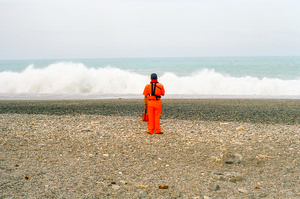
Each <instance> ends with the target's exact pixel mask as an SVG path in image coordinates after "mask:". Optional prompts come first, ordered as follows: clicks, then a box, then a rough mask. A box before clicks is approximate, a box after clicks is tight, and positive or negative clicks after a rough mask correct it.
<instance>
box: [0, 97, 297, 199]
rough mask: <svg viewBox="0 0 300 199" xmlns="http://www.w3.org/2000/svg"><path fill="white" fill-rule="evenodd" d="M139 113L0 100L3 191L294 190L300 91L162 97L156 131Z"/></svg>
mask: <svg viewBox="0 0 300 199" xmlns="http://www.w3.org/2000/svg"><path fill="white" fill-rule="evenodd" d="M142 113H143V100H127V99H126V100H125V99H116V100H70V101H66V100H61V101H0V134H1V138H0V139H1V140H0V141H1V142H0V173H1V179H0V190H1V191H0V196H1V198H138V197H140V198H300V186H299V184H300V175H299V174H300V169H299V168H300V167H299V166H300V159H299V157H300V150H299V149H300V147H299V146H300V135H299V133H300V125H299V124H300V100H282V99H281V100H267V99H263V100H258V99H252V100H246V99H233V100H230V99H198V100H196V99H195V100H194V99H189V100H179V99H173V100H172V99H167V100H163V113H162V117H161V118H162V119H161V124H162V130H163V132H164V134H163V135H148V134H147V133H146V132H147V125H146V124H145V123H143V122H141V121H140V119H141V116H142ZM163 186H165V187H163ZM166 186H167V189H161V188H166ZM159 187H160V188H159Z"/></svg>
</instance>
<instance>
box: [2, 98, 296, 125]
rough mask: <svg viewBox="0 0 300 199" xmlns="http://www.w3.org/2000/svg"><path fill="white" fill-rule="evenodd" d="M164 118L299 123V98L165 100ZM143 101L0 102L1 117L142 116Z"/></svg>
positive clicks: (162, 116)
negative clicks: (25, 115)
mask: <svg viewBox="0 0 300 199" xmlns="http://www.w3.org/2000/svg"><path fill="white" fill-rule="evenodd" d="M162 103H163V109H162V115H161V119H181V120H200V121H220V122H233V121H235V122H251V123H266V124H272V123H273V124H277V123H278V124H299V123H300V100H297V99H163V100H162ZM143 107H144V106H143V100H142V99H102V100H0V114H7V113H17V114H46V115H77V114H87V115H106V116H110V115H111V116H136V117H141V116H142V114H143V112H144V110H143Z"/></svg>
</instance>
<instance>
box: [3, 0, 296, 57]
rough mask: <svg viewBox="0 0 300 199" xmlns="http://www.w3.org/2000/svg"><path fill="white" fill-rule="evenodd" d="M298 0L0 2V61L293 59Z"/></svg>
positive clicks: (35, 0) (41, 0)
mask: <svg viewBox="0 0 300 199" xmlns="http://www.w3.org/2000/svg"><path fill="white" fill-rule="evenodd" d="M299 8H300V1H299V0H181V1H179V0H0V59H46V58H106V57H108V58H115V57H203V56H300V12H299Z"/></svg>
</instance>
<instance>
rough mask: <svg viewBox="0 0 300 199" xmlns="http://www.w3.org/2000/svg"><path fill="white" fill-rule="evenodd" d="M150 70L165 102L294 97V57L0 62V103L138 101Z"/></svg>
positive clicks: (299, 67) (297, 79) (299, 73)
mask: <svg viewBox="0 0 300 199" xmlns="http://www.w3.org/2000/svg"><path fill="white" fill-rule="evenodd" d="M154 72H155V73H157V75H158V81H159V82H160V83H162V84H163V85H164V86H165V90H166V96H165V98H275V99H277V98H278V99H281V98H286V99H290V98H291V99H300V57H199V58H114V59H113V58H103V59H61V60H58V59H57V60H54V59H53V60H46V59H45V60H41V59H40V60H0V99H2V100H3V99H4V100H5V99H9V100H11V99H38V100H47V99H48V100H54V99H107V98H108V99H110V98H138V99H139V98H141V99H142V98H143V96H142V92H143V89H144V86H145V85H146V84H147V83H149V81H150V74H151V73H154Z"/></svg>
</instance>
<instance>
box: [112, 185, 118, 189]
mask: <svg viewBox="0 0 300 199" xmlns="http://www.w3.org/2000/svg"><path fill="white" fill-rule="evenodd" d="M112 188H113V189H115V190H117V189H120V186H119V185H115V184H113V185H112Z"/></svg>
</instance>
